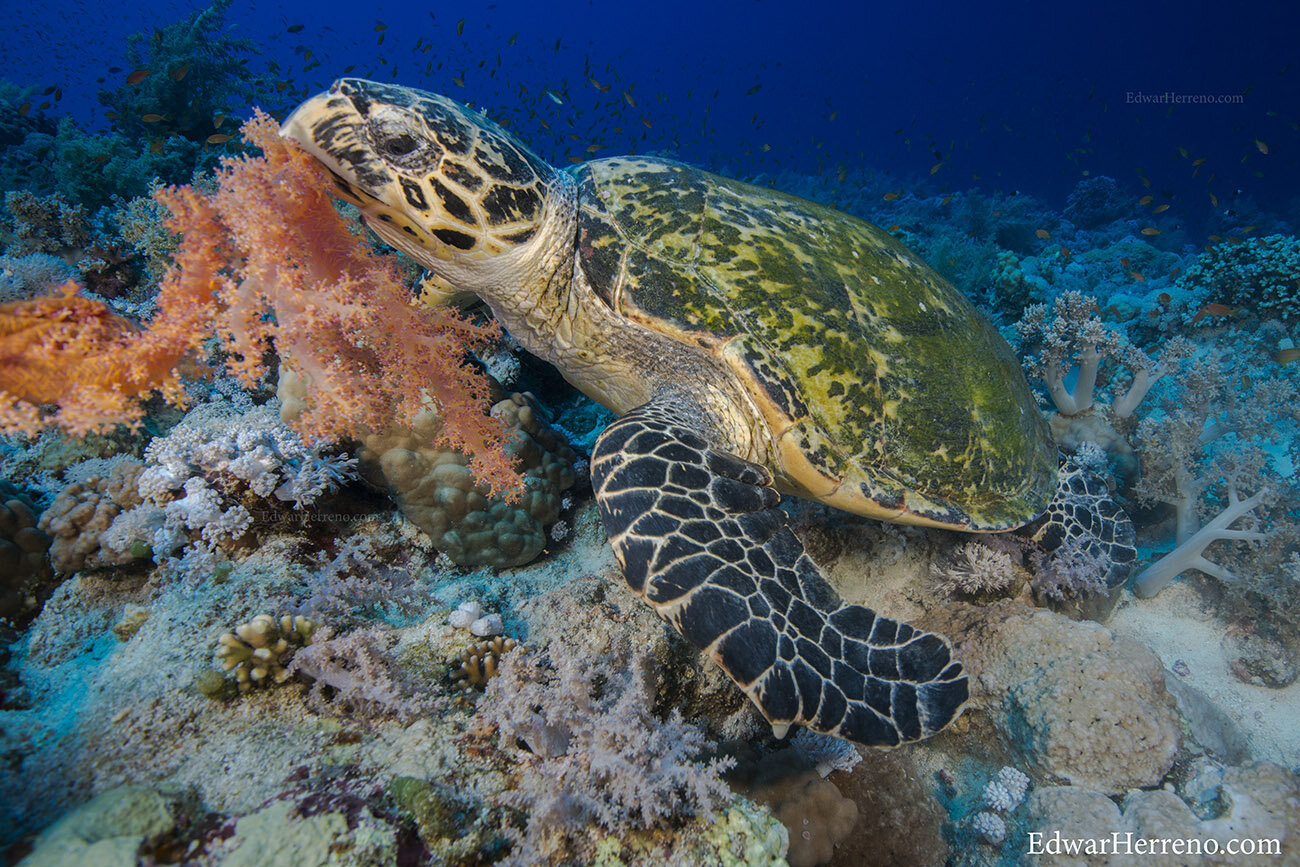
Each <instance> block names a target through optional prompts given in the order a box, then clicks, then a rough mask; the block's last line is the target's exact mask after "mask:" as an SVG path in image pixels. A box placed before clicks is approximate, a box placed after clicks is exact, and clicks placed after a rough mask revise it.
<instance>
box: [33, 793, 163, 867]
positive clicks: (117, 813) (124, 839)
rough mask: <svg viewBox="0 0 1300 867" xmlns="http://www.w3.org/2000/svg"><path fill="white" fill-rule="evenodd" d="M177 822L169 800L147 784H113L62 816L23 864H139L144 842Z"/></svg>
mask: <svg viewBox="0 0 1300 867" xmlns="http://www.w3.org/2000/svg"><path fill="white" fill-rule="evenodd" d="M175 826H176V821H175V820H174V819H173V818H172V815H171V811H170V810H169V809H168V804H167V800H166V799H165V798H164V797H163V796H162V795H160V794H158V792H156V791H154V790H153V789H150V788H148V787H147V786H122V787H120V788H117V789H110V790H108V791H107V792H104V793H102V794H100V795H98V796H96V797H95V798H93V799H92V800H90V801H89V802H88V803H86V804H83V805H82V806H80V807H78V808H77V809H75V810H73V811H72V812H70V813H68V814H67V815H65V816H64V817H63V818H61V819H59V820H58V821H57V822H55V823H54V824H53V825H51V826H50V827H49V828H47V829H46V830H45V831H44V832H43V833H42V834H41V835H40V837H38V838H37V840H36V846H35V848H34V849H33V851H32V854H31V855H28V856H27V858H25V859H24V860H23V861H22V862H20V863H21V865H22V867H67V865H70V864H81V865H85V867H91V865H93V867H135V865H136V863H137V858H136V855H137V853H138V852H139V849H140V847H141V845H143V844H144V843H145V842H146V841H147V840H151V839H154V838H156V837H158V836H161V835H162V834H165V833H167V832H168V831H170V830H172V829H173V828H174V827H175Z"/></svg>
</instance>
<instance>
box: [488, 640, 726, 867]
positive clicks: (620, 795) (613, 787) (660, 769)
mask: <svg viewBox="0 0 1300 867" xmlns="http://www.w3.org/2000/svg"><path fill="white" fill-rule="evenodd" d="M550 655H551V658H552V660H553V665H554V667H553V668H552V667H551V666H547V665H545V664H543V662H542V658H541V656H540V655H539V654H538V653H536V652H523V651H518V650H517V651H515V652H513V653H511V654H508V655H507V656H505V657H504V658H503V659H502V661H501V667H500V669H499V670H498V674H497V676H496V677H494V678H493V679H492V680H491V681H490V682H489V684H488V687H487V691H486V693H485V695H484V697H483V699H482V700H481V702H480V704H479V714H480V717H481V718H482V719H483V720H484V721H485V722H487V723H491V724H495V725H496V726H497V728H498V730H499V732H500V735H501V742H502V745H503V746H506V745H516V744H517V745H519V746H520V747H521V751H520V752H519V754H518V757H519V760H520V762H521V763H523V766H524V773H522V774H520V775H519V777H518V779H517V781H516V784H515V788H514V789H513V790H511V791H508V792H506V793H505V797H504V800H505V802H506V803H507V804H508V805H510V806H515V807H523V808H527V809H528V811H529V820H528V825H527V829H526V831H525V832H524V833H523V834H522V835H520V834H518V832H516V833H515V836H516V842H517V843H518V844H519V845H520V850H519V852H520V853H526V854H527V855H529V856H531V855H536V856H538V857H539V858H544V857H545V856H546V855H548V854H550V853H551V852H552V851H553V849H554V848H555V846H557V845H558V844H559V841H557V840H556V839H554V836H553V835H554V832H555V831H557V830H558V831H559V832H560V833H561V834H563V833H565V832H566V830H576V829H579V828H581V827H583V825H584V823H586V822H588V821H590V820H592V819H594V820H595V821H598V822H599V823H600V824H602V825H604V826H605V827H607V828H614V827H619V826H623V825H632V826H635V827H642V828H645V827H653V826H658V825H662V824H663V823H665V822H667V821H668V820H670V819H671V818H672V817H674V816H680V815H683V814H691V813H702V814H704V815H710V814H712V812H713V811H714V810H715V809H717V808H718V807H720V806H721V805H722V804H723V803H725V802H726V801H727V800H728V799H729V797H730V795H731V792H730V789H729V788H728V787H727V784H726V783H725V782H723V781H722V779H721V777H720V776H719V774H720V773H721V772H722V771H723V770H725V769H726V768H727V767H729V766H730V761H729V760H726V759H717V758H714V759H704V758H701V754H703V753H705V752H706V751H707V750H708V749H709V748H710V747H711V746H712V745H711V744H710V743H709V742H708V740H707V739H706V738H705V735H704V732H703V731H701V730H700V729H699V728H697V727H695V726H693V725H691V724H689V723H687V722H684V721H683V720H682V718H681V716H680V715H679V714H678V713H677V712H676V711H674V712H673V714H672V715H671V716H670V717H669V718H668V719H666V720H665V719H661V718H659V717H658V716H656V715H655V713H654V710H653V707H654V698H655V694H656V678H655V676H654V674H653V671H652V668H651V663H650V660H649V659H648V658H646V657H645V656H642V655H638V654H636V653H635V652H634V651H633V649H632V648H631V647H630V646H624V647H621V648H617V649H615V650H613V651H612V652H609V653H606V654H602V655H597V654H595V653H592V652H590V651H585V650H584V649H583V648H582V647H581V645H579V644H576V643H575V644H573V645H567V646H565V647H563V648H561V647H558V646H556V645H554V644H553V645H552V646H551V648H550ZM519 857H520V858H524V857H525V855H524V854H519Z"/></svg>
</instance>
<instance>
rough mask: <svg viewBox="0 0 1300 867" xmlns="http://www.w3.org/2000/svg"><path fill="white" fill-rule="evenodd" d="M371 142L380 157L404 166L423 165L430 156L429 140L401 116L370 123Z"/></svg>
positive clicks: (414, 166)
mask: <svg viewBox="0 0 1300 867" xmlns="http://www.w3.org/2000/svg"><path fill="white" fill-rule="evenodd" d="M369 132H370V142H371V145H372V146H373V147H374V149H375V153H376V154H378V156H379V158H380V159H382V160H385V161H387V162H390V163H394V164H396V165H398V166H400V167H402V168H418V167H422V166H423V165H424V163H425V162H427V161H428V160H429V157H430V150H431V149H430V147H429V140H428V138H427V137H425V136H423V135H421V134H420V133H419V132H418V131H416V130H414V129H412V128H411V125H410V124H409V123H406V122H404V121H403V120H402V119H399V118H383V119H381V120H379V121H377V122H374V123H371V125H370V130H369Z"/></svg>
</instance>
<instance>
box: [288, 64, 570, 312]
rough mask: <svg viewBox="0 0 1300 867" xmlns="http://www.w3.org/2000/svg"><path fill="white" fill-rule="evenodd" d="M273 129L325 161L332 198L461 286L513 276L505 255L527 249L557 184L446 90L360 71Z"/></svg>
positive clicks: (523, 256) (525, 255)
mask: <svg viewBox="0 0 1300 867" xmlns="http://www.w3.org/2000/svg"><path fill="white" fill-rule="evenodd" d="M280 134H281V135H283V136H286V137H288V138H291V139H294V140H295V141H297V142H298V143H299V144H300V145H302V147H304V148H305V149H306V150H307V151H308V152H309V153H311V154H312V155H313V156H315V157H316V158H317V159H319V160H320V161H321V162H322V163H323V164H324V165H325V166H326V167H328V168H329V170H330V172H331V173H332V174H333V176H334V183H335V186H336V187H337V190H336V191H335V194H336V195H337V196H338V197H339V198H342V199H344V200H345V201H348V202H351V203H352V204H354V205H356V206H357V207H359V208H360V209H361V212H362V214H363V215H364V218H365V221H366V223H367V224H368V225H369V226H370V227H371V228H372V229H374V231H375V233H376V234H377V235H379V236H380V237H381V238H382V239H383V240H384V241H385V242H386V243H388V244H391V245H392V246H393V247H395V248H397V249H399V250H401V251H402V252H404V253H406V254H407V255H409V256H411V257H412V258H413V259H415V260H416V261H417V262H419V263H420V264H422V265H424V266H425V267H427V268H429V269H430V270H431V271H433V272H434V273H435V274H437V275H438V276H439V277H441V278H443V279H445V280H447V281H448V282H450V283H452V284H454V285H456V286H457V287H458V288H463V289H466V290H469V291H480V290H481V289H483V288H490V287H489V286H488V285H487V284H490V283H493V282H499V281H502V280H511V279H518V277H519V273H518V272H517V271H516V270H515V269H512V268H511V267H509V262H510V261H511V260H512V259H513V260H517V261H519V262H520V263H521V264H522V263H524V262H527V261H529V260H531V259H533V258H534V257H535V253H536V247H537V246H538V241H539V235H542V234H544V232H543V229H544V227H545V226H546V225H547V219H548V216H550V215H549V214H548V208H550V207H551V205H552V201H553V199H554V196H552V188H553V187H554V186H555V185H556V184H557V183H561V184H562V183H563V181H562V180H559V174H558V173H557V172H556V170H555V169H554V168H552V167H551V166H549V165H548V164H547V163H546V162H545V161H543V160H542V159H541V158H539V157H537V156H536V155H535V154H533V153H531V152H530V151H529V150H528V149H527V148H526V147H525V146H524V145H523V144H522V143H521V142H520V141H518V140H517V139H516V138H515V137H514V136H513V135H511V134H510V133H508V132H506V131H505V130H504V129H502V128H501V127H500V126H498V125H497V124H495V123H493V122H492V121H490V120H488V119H487V118H486V117H484V116H483V115H481V114H478V113H477V112H475V111H473V110H471V109H469V108H467V107H465V106H463V105H460V104H459V103H457V102H455V101H453V100H450V99H448V98H446V97H445V96H440V95H438V94H434V93H426V92H424V91H420V90H414V89H412V88H407V87H398V86H395V85H389V84H379V83H377V82H373V81H365V80H363V79H359V78H344V79H340V80H339V81H336V82H335V83H334V85H333V86H332V87H331V88H330V89H329V90H328V91H327V92H325V93H322V94H319V95H317V96H314V97H312V98H311V99H309V100H307V101H306V102H304V103H303V104H302V105H300V106H299V107H298V108H297V109H295V110H294V112H293V113H292V114H291V115H290V116H289V117H288V119H287V120H285V121H284V123H283V125H282V126H281V129H280ZM488 260H491V261H492V264H491V266H490V267H487V268H485V267H484V263H485V262H487V261H488ZM478 283H484V285H483V286H480V285H475V284H478Z"/></svg>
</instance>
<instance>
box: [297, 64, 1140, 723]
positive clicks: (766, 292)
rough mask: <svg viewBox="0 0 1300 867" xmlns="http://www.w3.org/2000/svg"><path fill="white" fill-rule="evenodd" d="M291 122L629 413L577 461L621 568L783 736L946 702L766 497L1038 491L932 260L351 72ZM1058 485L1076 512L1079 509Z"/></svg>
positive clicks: (1009, 411) (1007, 381)
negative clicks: (596, 156)
mask: <svg viewBox="0 0 1300 867" xmlns="http://www.w3.org/2000/svg"><path fill="white" fill-rule="evenodd" d="M281 134H282V135H285V136H287V137H289V138H292V139H294V140H296V141H297V142H298V143H299V144H301V145H302V146H303V147H304V148H305V149H306V150H307V151H308V152H309V153H311V154H312V155H314V156H315V157H316V158H317V159H318V160H320V161H321V162H322V163H323V164H324V165H325V166H326V167H328V168H329V170H330V171H331V172H332V174H333V180H334V183H335V186H336V187H337V190H335V191H334V192H335V194H336V195H337V196H339V197H341V198H342V199H344V200H346V201H348V202H351V203H353V204H354V205H356V206H357V207H358V208H360V210H361V212H362V214H363V216H364V219H365V221H366V223H367V224H368V225H369V226H370V227H371V228H372V229H373V230H374V231H375V232H376V234H378V236H379V237H380V238H382V239H383V240H384V241H385V242H387V243H388V244H390V245H392V246H393V247H395V248H397V249H398V250H400V251H402V252H403V253H405V254H407V255H408V256H410V257H411V258H413V259H414V260H415V261H416V262H418V263H420V264H421V265H423V266H425V267H426V268H428V269H429V270H430V271H431V272H432V273H433V275H434V276H435V277H437V278H439V279H438V283H439V285H443V286H446V287H449V288H448V291H449V292H451V291H455V292H457V293H465V292H469V293H473V294H475V295H478V296H479V297H480V298H482V299H483V300H484V301H485V302H486V303H487V304H488V306H489V307H490V308H491V310H492V312H493V314H494V315H495V316H496V318H497V320H498V321H499V322H500V323H501V324H502V325H503V326H504V327H505V328H506V329H507V330H508V331H509V332H510V333H511V334H512V335H513V336H514V337H515V338H516V339H518V340H519V341H520V343H522V344H523V345H524V346H525V347H526V348H527V349H528V350H529V351H531V352H533V353H534V354H536V355H538V356H539V357H541V358H543V359H545V360H546V361H549V362H550V363H551V364H553V365H555V366H556V367H557V368H558V369H559V370H560V372H561V373H562V374H563V375H564V376H565V378H566V379H567V380H568V381H569V382H570V383H572V384H573V385H574V386H576V387H577V388H579V389H581V390H582V391H583V392H584V393H586V394H587V395H588V396H590V397H591V398H593V399H594V400H596V401H598V402H599V403H601V404H604V405H605V406H607V407H609V408H610V409H611V410H613V411H614V412H616V413H618V414H619V416H620V417H619V418H618V419H617V420H616V421H614V422H613V423H611V424H610V425H609V426H608V427H607V428H606V429H605V431H604V432H603V433H602V434H601V436H600V438H599V440H598V442H597V443H596V445H595V448H594V450H593V453H592V460H591V476H592V485H593V489H594V491H595V496H596V500H597V503H598V506H599V510H600V514H601V516H602V518H603V520H604V524H605V527H606V529H607V530H608V533H609V537H610V541H611V543H612V545H613V548H614V551H615V553H616V555H617V559H618V561H619V563H620V564H621V566H622V569H623V574H624V576H625V577H626V579H627V582H628V584H629V585H630V586H631V588H632V589H633V590H634V591H636V592H637V593H638V594H640V595H641V596H642V597H643V598H644V599H645V600H646V601H647V602H648V603H649V604H650V605H652V606H653V607H654V608H655V610H656V611H658V613H659V614H660V615H662V616H663V618H664V619H665V620H667V621H668V622H669V623H670V624H671V625H672V626H673V627H675V628H676V629H677V631H678V632H680V633H681V634H682V635H683V636H684V637H685V638H686V639H687V640H689V641H690V642H691V643H692V644H694V645H695V646H696V647H697V648H699V649H700V650H701V651H703V652H704V653H705V654H707V655H708V656H709V657H710V658H712V659H713V660H714V661H715V662H717V663H718V664H719V665H720V666H721V667H722V668H723V669H724V670H725V671H726V672H727V674H729V675H730V676H731V678H732V679H733V680H734V681H735V682H736V683H737V684H738V685H739V686H740V687H741V689H742V690H744V692H745V693H746V694H747V695H748V696H749V697H750V699H752V700H753V702H754V703H755V704H756V705H757V706H758V707H759V709H761V711H762V712H763V714H764V715H765V716H766V717H767V719H768V721H769V722H770V723H771V724H772V727H773V730H774V732H776V734H777V735H778V736H782V735H784V734H785V731H786V730H787V729H788V727H789V726H790V725H792V724H800V725H804V726H807V727H809V728H811V729H814V730H816V731H819V732H824V733H829V734H833V735H838V736H840V737H843V738H846V739H848V740H851V741H856V742H858V743H862V744H868V745H877V746H892V745H896V744H899V743H902V742H905V741H912V740H916V739H919V738H923V737H926V736H928V735H930V734H933V733H934V732H937V731H939V730H940V729H941V728H943V727H944V726H945V725H946V724H948V723H949V722H950V721H951V720H953V719H954V718H955V717H956V716H957V715H958V714H959V713H960V711H961V709H962V707H963V705H964V703H965V701H966V699H967V697H968V683H967V677H966V675H965V673H964V672H963V669H962V665H961V663H960V662H958V661H957V660H956V659H955V658H954V656H953V653H952V650H951V647H950V645H949V643H948V642H947V640H946V639H944V638H943V637H941V636H938V635H935V634H931V633H927V632H925V631H922V630H919V629H917V628H915V627H913V626H910V625H908V624H906V623H901V622H899V621H897V620H892V619H890V618H888V617H884V616H881V615H878V614H876V613H875V612H873V611H872V610H870V609H868V608H866V607H864V606H861V605H850V604H846V603H845V602H844V601H843V600H841V599H840V597H839V596H838V595H837V594H836V592H835V591H834V590H833V589H832V588H831V586H830V585H829V583H828V582H827V581H826V579H825V577H824V576H823V574H822V572H821V571H820V569H819V568H818V567H817V565H816V564H815V563H813V561H812V560H811V559H810V558H809V557H808V555H807V554H805V553H804V550H803V546H802V545H801V544H800V542H799V540H798V539H797V538H796V537H795V536H794V534H793V533H792V532H791V531H790V529H789V527H788V526H787V521H786V518H785V514H784V513H783V512H782V511H781V510H780V509H779V508H778V504H779V500H780V497H781V494H783V493H784V494H791V495H795V496H799V497H804V498H807V499H810V500H815V501H817V502H819V503H825V504H828V505H831V506H835V507H838V508H840V509H843V510H846V511H848V512H852V513H855V514H859V515H866V516H870V517H873V518H879V519H882V520H886V521H896V522H902V523H910V524H919V525H925V526H930V527H943V528H948V529H954V530H966V531H975V532H978V531H998V530H1006V529H1010V528H1014V527H1019V526H1021V525H1024V524H1026V523H1027V522H1029V521H1031V520H1033V519H1035V518H1036V517H1037V516H1039V515H1040V514H1042V513H1043V512H1044V511H1045V510H1046V509H1047V507H1048V505H1049V502H1051V501H1052V499H1053V493H1054V491H1055V490H1056V489H1057V476H1058V473H1057V469H1058V455H1057V450H1056V447H1055V446H1054V445H1053V443H1052V440H1051V437H1050V434H1049V432H1048V429H1047V426H1046V425H1045V423H1044V421H1043V418H1042V416H1041V414H1040V413H1039V411H1038V409H1037V407H1036V403H1035V401H1034V399H1033V396H1032V394H1031V392H1030V389H1029V386H1028V384H1027V382H1026V381H1025V377H1024V374H1023V373H1022V371H1021V368H1020V365H1019V364H1018V362H1017V360H1016V358H1015V356H1014V354H1013V353H1012V351H1011V349H1010V347H1009V346H1008V345H1007V343H1006V342H1005V341H1004V340H1003V339H1002V337H1001V336H1000V335H999V334H998V332H997V330H996V329H995V328H994V327H993V326H992V325H991V324H990V323H989V322H988V320H986V319H985V318H984V317H983V316H982V315H980V314H979V312H978V311H976V310H975V309H974V307H972V306H971V304H970V303H969V302H968V301H967V300H966V299H965V298H964V297H963V296H962V294H961V293H960V292H959V291H958V290H957V289H955V288H954V287H953V286H952V285H951V284H950V283H949V282H948V281H946V280H945V279H943V278H942V277H941V276H939V275H938V274H937V273H936V272H935V271H933V270H932V269H931V268H929V267H928V266H927V265H926V264H925V263H924V262H923V261H922V260H921V259H920V258H919V257H917V256H916V255H914V254H913V253H912V252H911V251H909V250H908V249H907V248H906V247H904V246H903V245H902V244H900V243H899V242H898V241H897V240H895V239H894V238H893V237H891V236H890V235H889V234H887V233H886V232H884V231H882V230H880V229H879V228H877V227H875V226H873V225H871V224H869V223H867V222H864V221H862V220H859V219H856V218H854V217H851V216H848V215H846V214H843V213H840V212H838V211H835V210H832V209H830V208H826V207H822V206H820V205H817V204H814V203H811V202H808V201H804V200H802V199H798V198H795V197H792V196H787V195H783V194H780V193H777V192H774V191H772V190H767V189H763V188H760V187H756V186H751V185H749V184H745V183H741V182H739V181H735V180H730V179H728V178H724V177H719V176H717V175H712V174H709V173H707V172H703V171H700V170H697V169H695V168H692V167H690V166H688V165H684V164H681V163H677V162H673V161H670V160H664V159H652V158H649V157H618V158H612V159H601V160H595V161H592V162H588V163H584V164H582V165H578V166H576V167H574V168H572V169H570V170H567V171H562V170H559V169H557V168H554V167H552V166H551V165H549V164H547V163H546V162H545V161H544V160H542V159H541V158H539V157H538V156H537V155H536V154H534V153H532V152H531V151H530V150H529V149H528V148H527V147H526V146H525V145H524V144H523V143H522V142H520V141H519V140H518V139H517V138H516V137H515V136H514V135H512V134H511V133H509V132H507V131H506V130H504V129H503V128H501V127H500V126H498V125H497V124H495V123H493V122H492V121H490V120H488V119H487V118H486V117H484V116H483V115H481V114H479V113H477V112H475V111H473V110H471V109H469V108H467V107H466V106H463V105H461V104H459V103H457V102H455V101H453V100H451V99H448V98H446V97H444V96H440V95H437V94H432V93H426V92H423V91H419V90H414V89H410V88H406V87H399V86H393V85H386V84H379V83H375V82H369V81H364V80H360V79H342V80H340V81H338V82H336V83H335V84H334V85H333V86H332V87H331V88H330V89H329V91H327V92H325V93H322V94H320V95H318V96H315V97H313V98H311V99H309V100H307V101H306V102H305V103H303V104H302V105H301V106H299V107H298V108H297V109H296V110H295V111H294V112H293V113H292V115H291V116H290V117H289V118H287V119H286V120H285V122H284V124H283V126H282V128H281ZM1085 493H1086V492H1085ZM1096 499H1100V500H1104V501H1105V502H1109V500H1108V499H1106V497H1105V494H1104V487H1103V489H1102V492H1101V494H1099V495H1098V496H1097V497H1094V500H1096ZM1067 505H1068V508H1065V509H1062V510H1058V515H1059V516H1062V520H1063V521H1065V522H1066V523H1067V524H1068V522H1069V521H1070V520H1072V518H1071V515H1072V514H1073V513H1074V512H1076V511H1089V510H1091V511H1089V513H1090V514H1091V513H1092V512H1095V509H1091V505H1090V501H1086V500H1080V499H1079V498H1078V497H1075V499H1074V500H1073V501H1071V502H1070V503H1068V504H1067ZM1121 515H1122V513H1121ZM1102 523H1105V521H1102ZM1058 529H1059V528H1058ZM1058 535H1060V534H1059V533H1058ZM1067 535H1068V534H1067Z"/></svg>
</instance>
